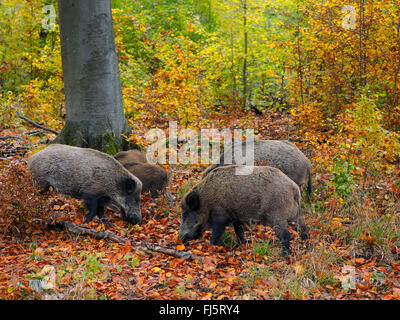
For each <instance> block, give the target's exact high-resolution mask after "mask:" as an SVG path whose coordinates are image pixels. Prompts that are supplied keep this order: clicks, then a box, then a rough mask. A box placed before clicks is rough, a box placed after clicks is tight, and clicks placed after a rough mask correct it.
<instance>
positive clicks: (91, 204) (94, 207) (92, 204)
mask: <svg viewBox="0 0 400 320" xmlns="http://www.w3.org/2000/svg"><path fill="white" fill-rule="evenodd" d="M84 199H85V204H86V206H87V207H88V209H89V213H88V214H87V215H86V217H85V220H84V222H83V223H88V222H90V221H92V220H93V218H94V216H95V215H96V214H97V212H98V208H99V202H98V200H97V199H96V198H94V197H85V198H84Z"/></svg>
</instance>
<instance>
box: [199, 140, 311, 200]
mask: <svg viewBox="0 0 400 320" xmlns="http://www.w3.org/2000/svg"><path fill="white" fill-rule="evenodd" d="M234 146H239V148H240V147H241V148H242V155H243V157H244V156H245V155H246V142H243V143H239V144H235V145H234ZM234 150H235V148H233V151H232V147H230V148H228V149H227V150H225V151H224V153H223V154H222V155H221V157H220V161H219V164H213V165H211V166H209V167H208V168H207V169H206V170H205V171H204V173H203V178H204V177H205V176H207V175H208V174H209V172H211V171H212V170H214V169H215V168H218V167H221V166H226V165H229V164H243V165H245V164H248V163H246V161H244V162H240V161H239V160H240V159H239V160H238V159H235V155H234ZM230 155H232V158H230V157H229V156H230ZM228 159H232V161H229V160H228ZM249 165H252V164H249ZM254 165H255V166H270V167H275V168H278V169H279V170H281V171H282V172H283V173H284V174H286V175H287V176H288V177H289V178H290V179H292V180H293V181H294V182H296V184H297V185H298V186H299V187H300V190H301V188H302V187H303V185H305V184H306V183H307V198H308V199H310V197H311V192H312V182H311V164H310V161H309V160H308V159H307V157H306V156H305V155H304V154H303V153H302V152H301V151H300V150H299V149H298V148H297V147H296V146H295V145H294V144H293V143H291V142H289V141H287V140H255V141H254Z"/></svg>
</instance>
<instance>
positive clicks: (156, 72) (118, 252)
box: [0, 0, 400, 300]
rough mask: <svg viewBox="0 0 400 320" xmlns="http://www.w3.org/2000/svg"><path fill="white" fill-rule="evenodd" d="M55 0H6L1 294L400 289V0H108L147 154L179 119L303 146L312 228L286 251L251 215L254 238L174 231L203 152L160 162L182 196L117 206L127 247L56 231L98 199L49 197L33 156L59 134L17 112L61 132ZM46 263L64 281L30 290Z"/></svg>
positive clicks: (173, 295)
mask: <svg viewBox="0 0 400 320" xmlns="http://www.w3.org/2000/svg"><path fill="white" fill-rule="evenodd" d="M44 4H52V5H54V6H55V7H57V4H56V1H42V0H30V1H22V0H18V1H8V0H5V1H1V4H0V25H1V26H2V28H1V30H0V127H1V130H0V160H1V162H0V237H1V241H0V251H1V254H0V297H1V298H3V299H45V298H52V299H260V300H262V299H400V277H399V271H400V264H399V257H400V206H399V201H400V178H399V175H400V166H399V161H400V158H399V157H400V144H399V141H400V136H399V135H400V127H399V125H400V118H399V111H400V110H399V108H400V101H399V95H400V92H399V89H400V83H399V82H400V79H399V76H400V52H399V50H400V33H399V30H400V24H399V21H400V19H399V17H400V9H399V8H400V1H397V0H394V1H369V0H366V1H347V2H346V4H344V3H343V1H339V0H327V1H323V2H321V1H312V0H302V1H299V0H275V1H272V0H271V1H269V0H268V1H265V0H263V1H259V0H232V1H225V0H215V1H192V0H183V1H179V2H176V1H162V2H154V1H130V0H129V1H128V0H118V1H117V0H116V1H112V6H113V19H114V31H115V41H116V47H117V55H118V61H119V69H120V76H121V86H122V92H123V98H124V108H125V115H126V117H127V120H128V123H129V125H130V127H131V129H132V132H133V134H132V136H130V137H127V138H128V139H129V140H132V141H134V142H135V143H137V144H138V145H139V146H141V147H143V148H144V149H146V148H147V147H148V145H149V143H150V142H149V141H147V140H146V133H147V131H148V130H149V129H152V128H159V129H161V130H163V132H164V133H165V134H166V136H167V135H168V124H169V121H176V122H177V129H178V133H179V132H181V130H183V129H187V128H191V129H196V130H199V129H201V128H216V129H219V130H222V129H224V128H229V129H231V130H233V129H247V128H251V129H254V133H255V135H256V137H257V138H260V139H291V140H292V142H293V143H295V144H296V145H297V146H298V147H299V148H300V149H301V150H302V151H303V152H304V153H305V154H306V155H307V156H308V158H309V159H310V161H311V164H312V178H313V196H312V200H311V202H310V203H304V202H303V210H304V215H305V220H306V224H307V225H308V226H309V227H310V238H311V239H310V241H309V245H308V246H307V247H306V246H305V244H304V243H302V242H298V241H296V240H293V241H292V243H291V246H292V248H293V250H292V253H291V255H290V256H289V259H288V260H284V259H282V258H281V257H280V255H279V252H280V249H281V248H280V246H279V241H278V240H277V238H276V237H275V236H274V233H273V231H272V230H271V229H270V228H268V227H261V226H253V227H251V228H250V229H249V230H248V231H247V232H246V238H248V239H250V242H249V243H248V244H246V245H243V246H239V245H238V244H237V242H236V239H235V237H234V233H233V230H232V229H231V228H228V232H226V233H225V234H224V236H223V240H222V243H221V245H219V246H211V245H209V240H210V236H211V233H210V231H207V232H206V233H205V235H204V237H203V238H202V239H198V240H195V241H193V242H190V243H188V244H185V245H184V244H182V243H181V242H180V241H178V239H177V234H178V230H179V225H180V207H179V201H180V199H181V198H182V197H183V196H184V195H185V194H186V193H187V192H188V191H189V190H190V189H191V187H192V186H193V185H195V184H196V183H197V182H198V181H199V180H200V177H201V173H202V171H203V170H204V168H205V166H204V165H199V164H195V165H183V164H178V165H165V168H166V169H167V170H168V171H169V172H171V173H172V174H173V175H172V180H171V192H172V194H173V195H174V197H175V198H176V201H175V203H174V205H173V206H172V207H169V206H168V205H167V201H166V199H164V198H163V197H161V198H160V199H158V200H157V201H154V200H153V199H151V198H150V197H149V195H148V194H144V195H142V215H143V221H144V222H143V225H141V226H130V225H126V224H125V223H124V222H123V221H121V219H119V218H118V216H117V215H118V213H117V212H114V211H112V210H111V208H107V210H106V217H107V219H108V220H109V225H108V226H107V230H108V231H110V232H113V233H114V234H116V235H118V236H119V237H123V238H124V239H127V242H126V243H124V244H121V243H115V242H113V241H109V240H98V239H92V238H90V237H86V236H77V235H76V234H72V233H68V232H67V231H65V230H60V229H57V228H55V227H54V226H56V225H57V222H60V221H69V222H72V223H74V224H76V225H79V224H81V223H82V222H83V217H84V214H85V213H86V208H85V206H84V205H83V203H82V201H79V200H74V199H70V198H68V197H64V196H62V195H59V194H54V192H51V191H50V192H46V193H42V192H40V190H38V189H36V187H35V186H34V184H33V182H32V177H31V175H30V173H29V172H28V170H27V166H26V163H25V159H26V157H27V156H29V155H30V154H31V153H32V152H36V151H37V150H39V149H41V148H43V147H45V144H46V143H48V142H49V141H51V140H52V139H54V138H55V135H54V134H50V133H48V132H46V131H43V130H39V129H38V128H34V127H32V126H30V125H29V124H27V123H26V122H24V121H22V120H21V119H20V118H19V117H18V112H21V113H23V114H25V115H26V116H27V117H29V118H30V119H32V120H34V121H35V122H37V123H40V124H44V125H46V126H47V127H49V128H51V129H54V130H57V131H60V130H61V128H62V127H63V124H64V121H65V101H64V99H65V98H64V92H63V80H62V68H61V56H60V43H59V36H58V33H59V30H58V25H57V23H56V24H55V28H53V29H48V30H47V29H44V28H43V26H42V18H43V13H42V7H43V5H44ZM345 5H346V7H344V6H345ZM245 18H246V19H245ZM89 227H91V228H92V229H94V230H99V231H100V230H103V229H104V226H103V225H102V224H101V223H100V221H98V220H96V219H94V221H93V222H91V223H90V224H89ZM290 232H291V233H292V235H294V237H293V239H298V237H297V235H295V233H296V227H295V226H291V227H290ZM140 241H147V242H150V243H154V244H157V245H160V246H163V247H166V248H170V249H175V250H182V251H187V252H190V253H192V254H195V255H197V256H200V257H201V258H202V260H201V261H196V260H189V259H183V258H175V257H172V256H168V255H164V254H162V253H156V252H152V251H151V250H141V249H140V250H139V249H136V247H135V243H138V242H140ZM49 266H51V267H52V268H50V267H49ZM49 270H52V271H51V272H53V273H54V272H55V274H56V275H57V280H56V282H55V283H54V287H53V288H52V289H41V290H38V291H36V290H35V289H34V288H33V286H32V280H38V279H39V280H42V279H43V277H44V275H43V274H44V273H46V272H50V271H49ZM51 272H50V273H51ZM50 273H49V274H50ZM46 274H47V273H46Z"/></svg>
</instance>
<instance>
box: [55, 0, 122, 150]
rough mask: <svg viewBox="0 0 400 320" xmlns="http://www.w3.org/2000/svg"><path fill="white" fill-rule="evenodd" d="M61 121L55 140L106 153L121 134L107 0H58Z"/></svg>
mask: <svg viewBox="0 0 400 320" xmlns="http://www.w3.org/2000/svg"><path fill="white" fill-rule="evenodd" d="M58 12H59V22H60V40H61V56H62V67H63V74H64V89H65V99H66V123H65V126H64V128H63V130H62V132H61V133H60V135H59V136H58V137H57V139H56V141H57V142H58V143H64V144H68V145H74V146H79V147H90V148H94V149H97V150H101V151H104V152H107V153H115V152H117V151H119V150H121V149H126V148H127V146H126V142H124V139H123V137H122V136H121V134H127V133H128V132H129V128H128V126H127V123H126V120H125V115H124V111H123V105H122V92H121V84H120V76H119V69H118V61H117V55H116V50H115V39H114V30H113V22H112V13H111V1H110V0H96V1H93V0H79V1H77V0H58Z"/></svg>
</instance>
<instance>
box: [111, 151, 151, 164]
mask: <svg viewBox="0 0 400 320" xmlns="http://www.w3.org/2000/svg"><path fill="white" fill-rule="evenodd" d="M114 158H115V159H117V160H118V161H119V162H121V163H122V164H125V163H129V162H133V163H147V162H148V161H147V158H146V154H145V153H143V152H141V151H139V150H128V151H121V152H118V153H117V154H116V155H115V156H114Z"/></svg>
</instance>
